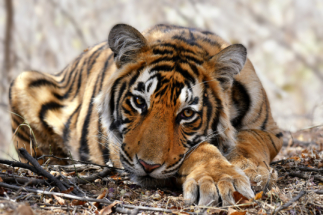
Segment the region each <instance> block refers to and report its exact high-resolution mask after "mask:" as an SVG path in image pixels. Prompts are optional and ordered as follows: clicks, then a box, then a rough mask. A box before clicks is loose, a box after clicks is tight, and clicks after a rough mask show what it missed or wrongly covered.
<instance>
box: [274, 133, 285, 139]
mask: <svg viewBox="0 0 323 215" xmlns="http://www.w3.org/2000/svg"><path fill="white" fill-rule="evenodd" d="M275 136H276V137H277V138H281V137H282V136H284V135H283V133H282V132H279V133H278V134H276V135H275Z"/></svg>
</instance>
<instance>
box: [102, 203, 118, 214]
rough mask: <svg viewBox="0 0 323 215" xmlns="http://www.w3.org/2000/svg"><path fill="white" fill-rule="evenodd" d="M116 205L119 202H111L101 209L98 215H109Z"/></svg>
mask: <svg viewBox="0 0 323 215" xmlns="http://www.w3.org/2000/svg"><path fill="white" fill-rule="evenodd" d="M118 203H119V202H118V201H116V202H113V203H112V204H111V205H109V206H106V207H104V208H102V210H101V211H100V215H108V214H111V213H112V212H113V211H112V208H113V207H114V206H116V205H117V204H118Z"/></svg>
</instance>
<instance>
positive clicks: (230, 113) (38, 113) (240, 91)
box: [9, 24, 282, 205]
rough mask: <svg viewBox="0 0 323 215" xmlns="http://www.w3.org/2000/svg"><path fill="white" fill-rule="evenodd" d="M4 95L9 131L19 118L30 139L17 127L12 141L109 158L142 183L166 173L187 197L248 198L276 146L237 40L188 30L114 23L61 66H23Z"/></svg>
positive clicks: (266, 108)
mask: <svg viewBox="0 0 323 215" xmlns="http://www.w3.org/2000/svg"><path fill="white" fill-rule="evenodd" d="M9 94H10V95H9V98H10V105H11V109H12V112H14V113H16V114H17V115H19V116H22V117H23V118H24V119H22V118H21V117H19V116H17V115H12V128H13V131H14V132H15V130H16V128H17V127H18V126H19V124H21V123H22V122H23V121H24V120H25V121H26V122H28V123H29V124H30V126H31V128H32V129H33V132H34V135H35V137H36V140H37V144H38V146H37V148H35V149H34V150H32V149H31V148H32V146H31V145H30V143H31V144H32V145H35V144H36V141H35V140H34V139H33V138H32V137H31V139H32V140H30V134H29V130H28V129H26V128H24V127H22V128H20V129H19V130H18V131H17V132H15V134H16V138H17V141H16V142H17V147H18V148H20V147H24V148H26V149H27V150H28V151H29V153H31V154H33V155H34V156H40V155H43V154H49V153H52V154H54V155H56V156H60V157H66V156H68V155H72V157H73V158H74V159H80V160H89V161H92V162H95V163H98V164H105V163H107V162H108V161H109V160H110V161H111V162H112V163H113V165H114V166H116V167H122V168H124V169H125V171H127V172H129V173H130V174H131V175H132V178H133V180H135V181H137V182H138V183H141V184H143V185H148V186H151V185H157V186H158V185H163V184H164V183H168V182H169V181H170V179H171V178H173V179H174V178H175V179H176V180H175V181H176V182H175V183H176V184H177V185H182V186H183V191H184V198H185V199H186V200H187V203H189V204H190V203H194V202H197V201H198V199H197V198H198V196H199V202H198V203H199V204H207V203H208V202H210V201H212V200H215V202H217V201H218V199H219V196H221V197H222V201H223V204H224V205H228V204H234V200H233V198H232V196H231V194H230V193H232V192H233V191H234V190H237V191H239V192H240V193H242V194H243V195H245V196H247V197H252V196H253V191H252V190H251V188H250V181H251V182H253V181H255V182H261V183H262V184H264V183H266V182H267V179H268V178H269V174H270V173H269V170H268V169H267V167H266V164H269V163H270V161H271V160H272V159H273V158H274V157H275V156H276V155H277V153H278V152H279V150H280V148H281V146H282V138H281V137H282V133H281V132H280V130H279V128H278V127H277V126H276V123H275V122H274V120H273V118H272V115H271V111H270V105H269V102H268V99H267V96H266V93H265V91H264V89H263V87H262V84H261V82H260V81H259V79H258V77H257V75H256V73H255V70H254V68H253V66H252V64H251V62H250V61H249V60H248V59H247V58H246V50H245V48H244V47H243V46H242V45H231V46H230V45H229V44H228V43H226V42H225V41H224V40H222V39H221V38H220V37H218V36H217V35H215V34H213V33H210V32H206V31H200V30H197V29H189V28H183V27H177V26H170V25H157V26H155V27H153V28H151V29H149V30H147V31H146V32H144V33H143V34H141V33H139V32H138V31H137V30H136V29H134V28H132V27H130V26H127V25H122V24H121V25H117V26H115V27H114V28H113V29H112V30H111V32H110V35H109V40H108V41H107V42H103V43H100V44H98V45H96V46H94V47H92V48H90V49H88V50H87V51H84V53H82V54H81V55H80V56H79V57H78V58H76V60H74V61H73V62H72V63H71V64H69V65H68V66H67V67H66V68H65V69H64V70H63V71H62V72H60V73H58V74H56V75H50V74H46V73H40V72H36V71H27V72H24V73H22V74H21V75H20V76H19V77H18V78H16V79H15V81H14V82H13V83H12V85H11V88H10V93H9ZM35 153H36V154H35ZM265 163H266V164H265ZM275 177H276V176H275V174H274V176H273V177H271V179H273V178H275ZM171 183H173V180H171ZM198 192H199V195H198Z"/></svg>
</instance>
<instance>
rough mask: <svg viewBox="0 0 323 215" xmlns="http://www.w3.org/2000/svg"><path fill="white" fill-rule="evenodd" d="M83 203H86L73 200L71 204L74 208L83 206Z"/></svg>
mask: <svg viewBox="0 0 323 215" xmlns="http://www.w3.org/2000/svg"><path fill="white" fill-rule="evenodd" d="M85 203H86V201H81V200H77V199H74V200H73V201H72V203H71V204H72V205H74V206H76V205H85Z"/></svg>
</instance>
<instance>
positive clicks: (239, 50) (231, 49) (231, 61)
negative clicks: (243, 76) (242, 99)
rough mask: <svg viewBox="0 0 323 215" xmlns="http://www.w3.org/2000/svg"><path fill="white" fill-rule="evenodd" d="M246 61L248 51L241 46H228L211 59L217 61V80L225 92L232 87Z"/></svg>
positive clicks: (215, 73)
mask: <svg viewBox="0 0 323 215" xmlns="http://www.w3.org/2000/svg"><path fill="white" fill-rule="evenodd" d="M246 59H247V49H246V48H245V47H244V46H243V45H241V44H234V45H231V46H228V47H226V48H225V49H223V50H221V51H220V52H219V53H218V54H216V55H215V56H213V57H212V58H211V60H213V61H215V67H216V69H215V72H214V75H215V78H216V79H217V80H218V81H219V82H220V84H221V86H222V88H223V90H227V89H228V88H230V87H231V86H232V83H233V78H234V76H235V75H237V74H238V73H240V71H241V70H242V68H243V67H244V64H245V62H246Z"/></svg>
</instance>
